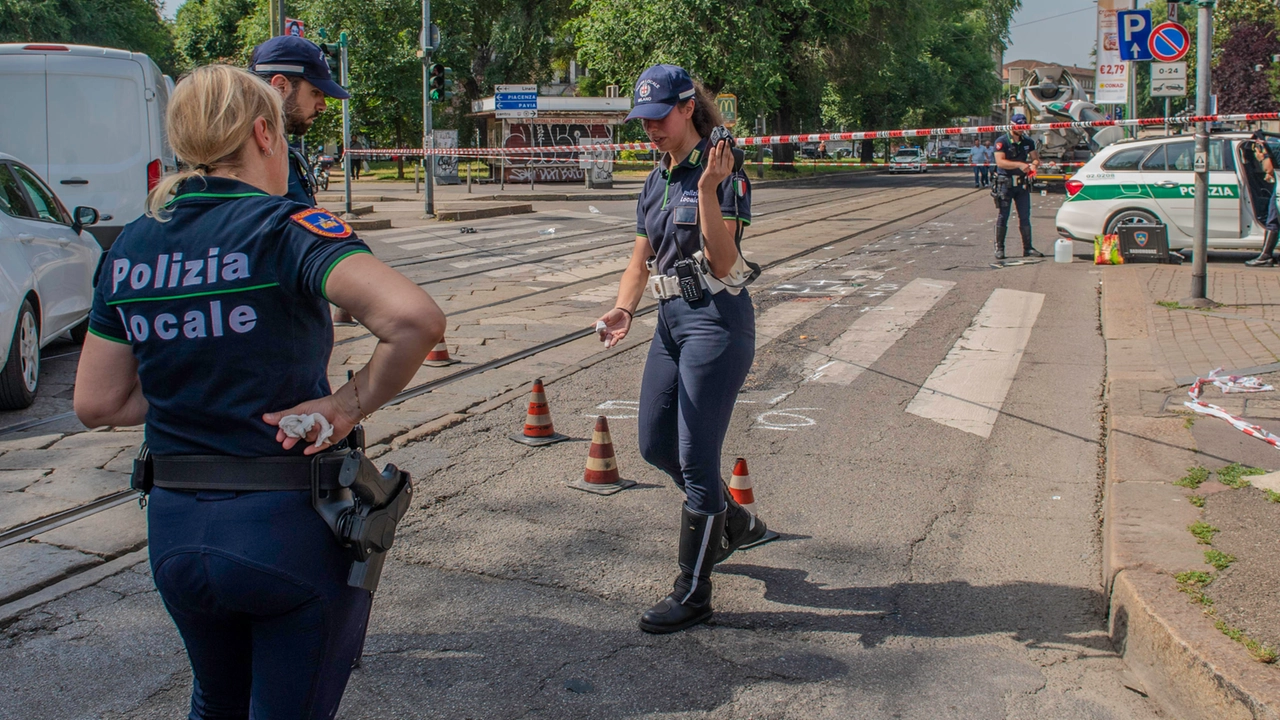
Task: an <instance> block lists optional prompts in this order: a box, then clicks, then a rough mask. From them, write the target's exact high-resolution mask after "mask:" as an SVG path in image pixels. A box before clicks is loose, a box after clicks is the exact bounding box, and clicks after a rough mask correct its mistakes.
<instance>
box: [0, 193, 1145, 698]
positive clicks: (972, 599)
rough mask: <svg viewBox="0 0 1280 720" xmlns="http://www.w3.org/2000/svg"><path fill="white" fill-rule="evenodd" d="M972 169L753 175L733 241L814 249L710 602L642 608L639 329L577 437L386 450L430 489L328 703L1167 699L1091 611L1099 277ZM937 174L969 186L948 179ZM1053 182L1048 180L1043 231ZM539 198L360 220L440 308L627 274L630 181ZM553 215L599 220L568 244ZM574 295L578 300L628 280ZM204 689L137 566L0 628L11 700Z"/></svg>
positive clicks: (563, 391) (751, 403)
mask: <svg viewBox="0 0 1280 720" xmlns="http://www.w3.org/2000/svg"><path fill="white" fill-rule="evenodd" d="M965 184H966V178H965V177H964V176H962V175H952V176H945V175H944V176H933V175H931V176H928V177H927V178H916V177H899V178H887V177H884V176H863V177H858V178H854V179H849V180H841V181H825V182H821V183H814V184H809V185H808V186H802V187H796V188H777V187H772V188H763V189H761V190H760V191H759V192H758V194H757V198H756V208H757V213H758V216H759V217H760V218H761V219H763V218H764V217H767V216H768V214H769V213H775V216H774V221H771V222H772V224H770V223H766V222H763V221H758V222H757V225H756V226H754V227H753V229H752V231H751V232H748V235H747V238H746V240H745V242H744V247H746V248H748V249H753V251H754V252H760V253H762V254H763V253H764V252H765V251H766V247H765V244H766V243H777V244H785V243H791V244H795V245H796V246H803V245H805V243H806V242H808V243H809V244H810V245H813V247H815V248H816V250H815V251H814V252H812V253H811V254H809V255H806V256H804V257H803V258H799V259H795V260H792V261H790V262H788V263H785V264H784V265H781V266H778V267H777V268H775V269H774V270H773V271H771V272H770V273H769V274H767V275H766V276H765V277H764V278H762V279H761V281H760V282H759V283H758V284H757V285H756V286H754V287H753V291H752V294H753V297H754V300H755V303H756V311H757V325H758V327H759V328H760V330H759V332H760V335H761V339H760V343H759V347H758V350H757V355H756V360H755V365H754V367H753V369H752V373H751V376H750V378H749V379H748V382H747V386H746V388H744V390H743V392H742V394H741V396H740V404H739V406H738V410H737V412H736V413H735V415H734V419H733V424H732V427H731V429H730V431H729V435H728V440H727V441H726V446H725V453H724V457H725V473H726V474H727V473H728V471H729V467H730V465H731V463H732V460H733V458H735V457H744V458H746V459H747V460H748V463H749V465H750V470H751V477H752V479H753V480H754V483H755V493H756V498H757V505H758V509H759V512H760V516H761V517H762V518H763V519H764V520H765V521H766V522H768V523H769V525H770V527H772V528H774V529H776V530H778V531H780V532H781V533H782V534H783V540H782V541H781V542H777V543H774V544H772V545H768V546H765V547H762V548H758V549H754V550H751V551H746V552H741V553H739V554H737V555H735V556H734V557H733V558H731V559H730V561H729V562H727V563H725V564H724V565H722V566H720V567H719V568H717V574H716V575H715V576H714V582H715V607H716V615H715V618H714V620H713V621H712V623H711V624H709V625H707V626H703V627H699V628H696V629H694V630H691V631H688V632H684V633H679V634H676V635H672V636H663V637H655V636H650V635H646V634H644V633H642V632H640V631H639V630H638V629H637V628H636V625H635V621H636V619H637V617H638V616H639V614H640V613H641V612H642V611H643V610H644V609H645V608H647V607H648V606H649V605H651V604H652V603H653V602H655V601H656V600H658V599H659V598H660V597H662V596H663V595H664V594H665V593H666V592H667V590H668V589H669V587H670V581H671V579H672V578H673V576H674V573H675V570H676V568H675V555H676V541H677V525H678V521H679V506H680V502H681V498H680V495H679V493H678V492H677V490H676V489H675V488H674V487H672V486H671V484H670V482H669V480H667V479H665V477H664V476H662V475H661V474H660V473H658V472H657V471H656V470H654V469H653V468H651V467H648V466H647V465H645V464H644V463H643V461H642V460H641V459H640V458H639V455H638V452H637V449H636V424H635V418H634V403H635V401H636V400H637V398H638V394H639V382H640V374H641V369H642V366H643V362H644V353H645V352H646V351H647V344H645V343H638V344H631V345H629V346H628V347H625V348H624V349H621V350H619V351H618V352H616V353H613V354H611V355H610V356H609V357H608V358H606V359H604V360H603V361H599V362H595V363H594V364H590V365H589V366H587V367H585V369H582V370H580V371H578V372H576V373H573V374H569V375H567V376H566V377H563V378H562V379H560V380H558V381H556V382H553V383H551V384H550V385H549V386H548V388H547V391H548V395H549V400H550V403H551V411H552V416H553V419H554V421H555V423H556V427H557V429H558V430H560V431H561V432H564V433H566V434H568V435H571V436H573V437H574V438H575V440H574V441H573V442H566V443H562V444H559V445H554V446H551V447H548V448H541V449H530V448H526V447H524V446H522V445H517V444H515V443H512V442H510V441H509V440H507V439H506V436H507V435H508V434H509V433H511V432H512V431H514V430H516V429H518V428H519V426H520V425H521V423H522V422H523V419H524V412H525V406H524V398H523V397H516V398H515V399H514V400H513V401H512V402H509V403H507V404H505V405H501V406H500V407H497V408H496V409H494V410H492V411H491V412H488V413H484V414H479V415H475V416H473V417H471V418H470V419H468V420H466V421H465V422H462V423H460V424H457V425H455V426H453V427H450V428H448V429H446V430H443V431H441V432H440V433H438V434H435V435H433V436H431V437H429V438H427V439H426V440H424V441H422V442H418V443H414V444H409V445H408V446H406V447H403V448H402V449H399V450H396V451H393V452H391V453H389V454H388V455H386V456H385V457H384V458H383V460H387V461H391V462H395V463H397V464H399V465H400V466H401V467H403V468H405V469H408V470H409V471H410V472H411V473H413V475H414V477H415V478H416V479H417V482H418V497H419V499H420V501H421V504H420V505H419V506H418V507H416V508H415V509H414V511H413V512H412V513H411V515H410V516H409V517H408V519H407V521H406V523H405V524H404V525H402V532H401V535H400V536H398V538H397V547H396V549H395V551H394V553H393V557H392V559H391V561H390V562H389V563H388V567H387V571H386V573H385V575H384V579H383V585H382V588H381V590H380V591H379V593H378V596H377V598H376V600H375V609H374V616H373V620H372V626H371V630H370V633H369V637H368V641H367V645H366V648H365V657H364V662H363V666H362V667H361V668H360V669H359V670H358V671H357V672H356V673H355V674H354V676H353V678H352V681H351V684H350V686H349V689H348V692H347V696H346V699H345V701H344V704H343V707H342V711H341V713H340V717H344V718H391V717H395V718H417V717H432V718H436V717H438V718H520V717H547V718H597V717H598V718H617V717H654V718H656V717H663V718H984V719H985V718H1037V720H1043V719H1046V718H1072V719H1075V718H1117V719H1120V718H1125V719H1128V718H1133V719H1145V718H1154V717H1161V716H1162V715H1161V714H1160V711H1159V709H1158V708H1156V707H1154V706H1153V704H1152V703H1151V701H1149V700H1148V699H1146V698H1144V697H1143V696H1142V695H1141V694H1140V693H1139V692H1137V691H1138V690H1141V688H1140V687H1138V686H1137V685H1135V684H1134V683H1133V682H1132V681H1131V680H1130V679H1129V678H1128V676H1127V674H1126V672H1125V670H1124V666H1123V663H1122V662H1121V661H1120V660H1119V659H1118V658H1117V657H1116V655H1115V653H1114V651H1113V649H1112V648H1111V646H1110V644H1109V641H1108V639H1107V635H1106V628H1105V617H1104V612H1105V603H1104V601H1103V596H1102V588H1101V585H1100V564H1101V561H1100V552H1101V547H1100V542H1099V492H1100V479H1099V470H1100V460H1101V458H1100V448H1101V446H1100V442H1099V440H1100V435H1101V425H1100V413H1101V403H1100V396H1101V389H1102V386H1101V382H1102V378H1103V372H1104V357H1103V344H1102V341H1101V339H1100V337H1099V332H1098V301H1097V286H1098V275H1097V273H1096V272H1095V271H1094V270H1093V268H1092V267H1091V266H1090V265H1089V264H1088V263H1085V262H1077V263H1075V264H1072V265H1058V264H1054V263H1053V262H1052V258H1050V259H1049V260H1048V261H1045V262H1041V263H1037V264H1031V265H1020V266H1013V267H1006V268H1003V269H994V268H992V267H991V266H990V264H989V263H990V258H991V249H990V238H991V236H992V234H993V230H992V224H993V220H994V211H993V209H992V206H991V203H990V199H989V197H988V196H987V195H986V193H985V192H978V191H974V192H972V193H968V194H963V196H962V197H961V196H959V195H956V191H959V190H963V189H964V188H965ZM943 192H951V193H952V195H950V196H948V197H958V199H957V200H955V201H954V202H951V203H950V204H939V200H938V196H939V195H940V194H941V193H943ZM931 193H932V194H931ZM859 199H860V200H859ZM851 201H852V204H849V205H846V206H845V207H848V208H853V209H852V210H850V211H849V212H848V213H845V214H833V210H834V209H837V208H839V207H842V206H841V205H840V203H850V202H851ZM1059 202H1060V198H1059V197H1056V196H1052V195H1050V196H1048V197H1038V196H1037V197H1036V198H1035V206H1036V210H1035V213H1036V232H1037V235H1038V238H1039V240H1038V245H1039V247H1040V249H1041V250H1044V251H1045V252H1047V253H1049V254H1050V255H1051V254H1052V252H1051V250H1052V248H1051V243H1052V239H1053V237H1054V235H1053V224H1052V222H1053V213H1054V210H1055V209H1056V207H1057V205H1058V203H1059ZM587 205H594V206H595V209H596V210H597V211H599V212H592V211H591V210H590V209H589V208H588V207H586V206H587ZM886 208H887V209H888V210H889V211H890V216H889V219H888V220H887V221H886V223H885V224H872V225H870V226H869V225H868V224H867V222H866V221H867V220H868V218H869V217H870V216H871V215H872V214H873V213H874V212H876V211H879V212H883V211H884V210H885V209H886ZM537 209H538V212H537V213H536V214H535V215H534V216H525V217H523V218H516V219H501V218H499V219H494V220H491V221H477V222H475V223H462V225H472V226H474V227H476V229H477V231H478V232H477V233H475V234H466V235H463V234H460V233H459V232H458V229H457V227H456V226H451V225H444V224H439V225H434V226H431V227H430V228H427V229H424V230H423V231H417V230H415V231H413V232H412V233H410V234H408V235H404V237H405V238H410V237H411V238H412V242H410V241H409V240H405V239H400V240H399V241H396V240H397V239H398V237H399V236H397V235H395V233H405V232H406V231H404V230H393V231H380V233H370V234H369V236H370V237H369V239H370V244H371V245H373V246H374V247H375V250H376V252H377V253H378V255H379V256H380V257H383V258H384V259H386V260H388V261H389V262H392V263H393V264H404V265H403V266H402V271H403V272H406V274H409V275H410V277H414V278H415V279H417V280H419V281H420V282H423V283H425V285H424V286H425V287H427V289H428V290H429V291H431V292H432V293H433V294H435V295H437V296H438V297H440V298H441V299H442V302H443V304H444V306H445V308H446V311H447V312H449V314H450V315H451V317H453V316H454V315H455V314H457V313H461V312H465V311H471V312H479V311H478V310H476V308H478V307H479V306H481V305H484V304H486V303H496V302H502V301H503V299H504V298H506V299H507V300H506V301H507V302H511V303H520V304H525V305H527V304H537V303H540V302H543V301H544V299H546V298H548V297H555V298H563V297H564V296H565V292H566V291H565V290H564V289H563V286H564V285H565V284H566V283H573V282H579V281H582V282H586V281H588V280H591V282H595V280H593V278H596V276H597V275H599V276H602V279H600V280H599V282H600V283H605V284H607V283H608V282H613V281H616V277H615V276H607V277H605V271H606V270H608V271H610V272H614V271H615V270H616V269H619V268H616V265H617V263H618V262H619V260H620V258H624V257H625V255H626V253H627V252H628V251H629V246H630V238H631V237H632V235H631V233H632V232H633V230H631V229H628V228H629V227H633V225H628V221H629V219H630V218H631V217H633V216H634V204H633V203H558V204H539V206H538V208H537ZM810 218H814V219H815V220H814V222H813V223H812V224H810V223H809V219H810ZM817 218H822V222H821V223H818V222H817V220H816V219H817ZM783 219H786V220H787V222H782V221H783ZM529 221H531V222H529ZM510 223H517V224H514V225H513V224H510ZM842 224H844V225H847V226H848V227H851V228H853V227H856V228H859V229H860V230H859V232H862V231H863V230H865V228H867V227H873V228H875V229H872V230H866V231H865V232H862V234H860V235H858V234H846V235H848V236H846V235H841V234H839V228H840V227H842ZM552 227H554V228H555V232H554V233H546V234H535V233H541V232H542V231H545V230H548V229H550V228H552ZM486 228H488V230H486ZM770 228H772V230H770ZM819 228H820V229H819ZM757 230H759V232H760V233H761V235H760V236H758V237H757V238H755V239H753V232H755V231H757ZM766 231H769V232H771V233H772V234H765V233H766ZM823 233H829V235H830V238H831V239H830V241H829V243H828V244H818V245H814V243H824V242H827V241H826V240H824V238H826V237H828V235H824V234H823ZM1014 234H1015V235H1016V230H1015V232H1014ZM611 236H616V237H611ZM435 240H439V241H441V243H440V244H438V245H434V246H424V247H418V248H414V249H405V246H406V245H410V244H413V243H421V242H431V241H435ZM460 242H462V243H466V245H465V246H463V245H460V244H459V243H460ZM753 242H755V243H758V244H756V245H754V246H753ZM1015 242H1016V241H1015ZM565 243H581V244H569V245H566V246H564V247H559V248H552V247H551V246H552V245H553V244H556V245H564V244H565ZM1078 249H1079V251H1080V252H1081V253H1084V252H1085V247H1084V246H1083V245H1079V246H1078ZM570 251H577V252H575V253H573V254H569V253H570ZM434 253H456V254H455V255H450V256H448V257H434V258H428V257H425V256H426V255H430V254H434ZM559 253H565V254H561V255H558V254H559ZM418 261H424V262H418ZM476 261H484V262H483V263H482V264H478V265H466V264H464V263H472V262H476ZM410 262H413V263H415V264H412V265H409V264H405V263H410ZM459 264H462V265H459ZM508 265H509V267H505V266H508ZM473 270H483V273H481V274H476V275H468V276H466V277H453V276H457V275H461V274H463V273H469V272H472V271H473ZM504 273H508V274H505V275H504ZM521 273H529V275H528V276H527V277H526V276H525V275H522V274H521ZM538 278H541V280H538ZM588 284H590V283H588ZM593 287H594V286H593ZM488 288H493V289H492V290H489V289H488ZM521 288H523V289H521ZM477 291H480V292H477ZM573 292H578V293H579V295H582V294H583V293H582V291H581V289H577V290H574V291H573ZM493 293H497V294H496V295H493ZM528 293H535V294H533V295H529V296H528V297H525V298H523V299H519V300H510V298H513V297H516V296H517V295H520V294H528ZM586 295H590V293H587V294H586ZM597 295H601V293H599V292H597ZM573 297H577V298H578V299H577V300H574V302H577V303H579V305H580V306H581V308H582V312H584V313H585V312H588V310H590V311H591V312H594V311H595V310H596V309H597V306H599V307H608V306H609V303H610V300H611V298H608V297H607V292H605V293H603V295H601V296H600V297H594V296H590V297H579V296H573ZM652 327H653V324H652V316H649V317H646V318H641V320H640V321H639V322H638V327H637V328H636V329H635V330H634V331H633V332H634V333H635V334H637V335H647V334H649V333H651V332H652ZM358 334H359V331H358V329H352V330H351V331H350V332H349V333H348V334H347V335H345V337H348V338H354V337H357V336H358ZM361 342H366V341H355V342H353V343H350V344H359V343H361ZM510 342H516V341H515V340H510ZM344 347H345V346H344ZM547 362H548V364H549V363H550V361H547ZM481 378H483V376H481ZM601 414H603V415H606V416H608V417H609V418H610V426H611V429H612V434H613V440H614V444H615V448H616V449H617V452H618V460H619V463H620V466H621V469H622V474H623V476H624V477H626V478H629V479H632V480H635V481H637V482H638V483H639V484H638V485H637V487H636V488H634V489H631V490H627V491H624V492H622V493H619V494H617V495H614V496H611V497H599V496H595V495H590V494H586V493H581V492H577V491H575V490H572V489H569V488H567V487H566V482H568V481H570V480H573V479H575V478H576V477H580V476H581V473H582V468H583V466H584V464H585V461H586V455H587V440H588V439H589V438H590V434H591V427H592V424H593V422H594V418H595V417H596V416H597V415H601ZM189 690H190V675H189V671H188V670H187V667H186V661H185V656H184V654H183V652H182V647H181V644H180V642H179V640H178V638H177V635H176V632H175V631H174V629H173V627H172V625H171V623H170V622H169V621H168V618H167V616H166V615H165V613H164V610H163V608H162V607H161V605H160V603H159V601H158V598H157V596H156V594H155V593H154V591H153V590H152V588H151V586H150V580H149V577H148V576H147V574H146V566H145V565H142V566H138V567H135V568H134V569H133V570H130V571H127V572H125V573H122V574H119V575H116V576H113V577H111V578H108V579H107V580H105V581H103V582H102V583H99V584H98V585H96V586H94V587H91V588H87V589H85V590H82V591H79V592H76V593H73V594H71V595H68V596H67V597H64V598H62V599H60V600H57V601H55V602H53V603H50V604H48V605H45V606H42V607H40V608H38V609H36V610H35V611H33V612H31V613H29V614H27V615H26V616H24V617H22V618H20V619H19V620H18V621H17V622H16V623H14V624H12V625H10V626H9V627H7V628H5V629H4V630H3V636H0V716H3V717H25V718H32V719H36V718H57V719H58V720H65V719H68V718H81V717H103V718H126V717H127V718H172V717H177V716H180V715H182V714H184V713H185V705H186V698H187V694H188V693H189Z"/></svg>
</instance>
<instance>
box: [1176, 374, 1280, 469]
mask: <svg viewBox="0 0 1280 720" xmlns="http://www.w3.org/2000/svg"><path fill="white" fill-rule="evenodd" d="M1220 372H1222V368H1218V369H1217V370H1214V371H1213V372H1211V373H1209V377H1207V378H1196V381H1195V383H1194V384H1192V386H1191V389H1190V390H1188V391H1187V394H1188V395H1190V396H1191V400H1192V401H1191V402H1187V403H1183V405H1186V406H1187V407H1188V408H1190V409H1191V412H1194V413H1199V414H1201V415H1208V416H1210V417H1216V418H1219V419H1221V420H1226V421H1227V422H1229V423H1231V425H1232V427H1234V428H1235V429H1237V430H1239V431H1240V432H1242V433H1244V434H1245V435H1249V436H1251V437H1255V438H1258V439H1259V440H1261V441H1263V442H1265V443H1267V444H1268V445H1270V446H1271V447H1274V448H1276V449H1278V450H1280V437H1277V436H1276V435H1273V434H1272V433H1270V432H1268V431H1267V430H1266V429H1264V428H1262V427H1260V426H1258V425H1254V424H1253V423H1251V422H1249V421H1247V420H1245V419H1244V418H1238V417H1236V416H1235V415H1232V414H1231V413H1229V412H1227V411H1226V410H1223V409H1222V408H1220V407H1218V406H1217V405H1210V404H1209V403H1207V402H1204V401H1203V400H1201V399H1200V394H1201V393H1202V392H1203V391H1204V386H1205V385H1207V384H1210V383H1212V384H1213V385H1214V386H1215V387H1217V388H1218V389H1219V390H1221V391H1222V392H1223V393H1227V394H1230V393H1258V392H1270V391H1271V390H1274V389H1275V388H1273V387H1271V386H1270V385H1264V384H1262V381H1260V380H1258V378H1256V377H1241V376H1239V375H1228V376H1226V377H1220V376H1219V375H1218V373H1220Z"/></svg>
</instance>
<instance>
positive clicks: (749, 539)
mask: <svg viewBox="0 0 1280 720" xmlns="http://www.w3.org/2000/svg"><path fill="white" fill-rule="evenodd" d="M724 501H725V504H726V505H727V506H728V507H727V508H726V509H725V520H724V542H723V543H721V544H720V548H719V550H720V552H719V554H718V555H717V556H716V564H717V565H718V564H720V563H722V562H724V561H725V560H727V559H728V558H729V556H730V555H732V554H733V551H734V550H737V549H739V548H743V547H747V548H751V547H756V546H757V545H763V544H765V543H767V542H772V541H774V540H777V539H778V538H779V537H780V536H779V535H778V533H776V532H770V531H769V528H767V527H765V524H764V521H763V520H761V519H760V518H758V517H756V516H755V515H752V514H751V512H750V511H748V510H747V509H746V508H744V507H742V506H741V505H739V504H738V502H737V501H736V500H734V499H733V495H732V494H730V492H729V490H728V489H725V491H724Z"/></svg>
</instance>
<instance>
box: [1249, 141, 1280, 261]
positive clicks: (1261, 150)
mask: <svg viewBox="0 0 1280 720" xmlns="http://www.w3.org/2000/svg"><path fill="white" fill-rule="evenodd" d="M1252 145H1253V157H1254V159H1255V160H1257V161H1258V163H1259V164H1260V165H1261V166H1262V171H1263V172H1264V173H1265V174H1266V175H1265V177H1264V179H1265V180H1266V187H1265V188H1264V190H1263V192H1264V193H1265V195H1266V198H1267V219H1266V220H1265V221H1264V223H1263V227H1264V228H1265V229H1266V235H1265V236H1264V237H1263V240H1262V252H1261V253H1259V254H1258V257H1256V258H1254V259H1252V260H1247V261H1245V265H1248V266H1249V267H1270V266H1272V265H1275V264H1276V260H1275V257H1274V256H1273V255H1272V253H1274V252H1275V250H1276V239H1277V238H1278V237H1280V217H1278V215H1280V208H1277V206H1276V160H1275V158H1274V157H1273V156H1272V153H1271V147H1270V146H1269V145H1267V136H1266V135H1264V134H1263V133H1262V131H1258V132H1256V133H1254V134H1253V143H1252Z"/></svg>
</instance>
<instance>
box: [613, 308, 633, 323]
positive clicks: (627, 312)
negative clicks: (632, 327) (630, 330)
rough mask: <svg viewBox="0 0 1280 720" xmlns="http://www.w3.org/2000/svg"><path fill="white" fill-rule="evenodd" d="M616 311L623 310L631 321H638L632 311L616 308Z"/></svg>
mask: <svg viewBox="0 0 1280 720" xmlns="http://www.w3.org/2000/svg"><path fill="white" fill-rule="evenodd" d="M614 310H621V311H622V312H624V313H626V314H627V317H628V318H629V319H631V320H635V319H636V314H635V313H633V312H631V311H630V310H628V309H626V308H624V307H616V308H614Z"/></svg>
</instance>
